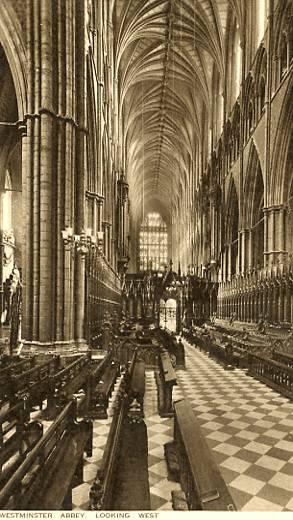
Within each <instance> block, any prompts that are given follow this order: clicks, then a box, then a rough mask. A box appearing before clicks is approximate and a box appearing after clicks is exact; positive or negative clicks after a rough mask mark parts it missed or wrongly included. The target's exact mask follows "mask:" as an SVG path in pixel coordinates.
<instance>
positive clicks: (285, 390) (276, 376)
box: [248, 353, 293, 399]
mask: <svg viewBox="0 0 293 520" xmlns="http://www.w3.org/2000/svg"><path fill="white" fill-rule="evenodd" d="M248 373H249V375H251V376H253V377H254V378H255V379H258V380H259V381H262V382H263V383H265V384H266V385H268V386H270V387H271V388H273V389H274V390H276V391H277V392H279V393H281V394H283V395H285V396H286V397H288V398H289V399H293V368H291V367H290V366H288V365H285V364H284V363H280V362H279V361H275V360H273V359H269V358H266V357H264V356H260V355H259V354H252V353H249V354H248Z"/></svg>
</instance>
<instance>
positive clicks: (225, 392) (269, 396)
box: [73, 342, 293, 512]
mask: <svg viewBox="0 0 293 520" xmlns="http://www.w3.org/2000/svg"><path fill="white" fill-rule="evenodd" d="M185 352H186V371H184V370H178V371H177V381H178V386H177V387H174V391H173V398H174V400H178V399H180V398H182V397H185V398H186V399H189V400H190V402H191V405H192V407H193V410H194V412H195V414H196V416H197V418H198V420H199V422H200V425H201V427H202V431H203V434H204V435H205V438H206V440H207V442H208V444H209V446H210V448H211V449H212V452H213V454H214V456H215V459H216V461H217V463H218V465H219V468H220V470H221V472H222V475H223V477H224V479H225V481H226V483H227V484H228V486H229V489H230V492H231V494H232V496H233V498H234V501H235V503H236V506H237V509H238V511H269V512H270V511H271V512H278V511H293V402H291V401H289V400H288V399H286V398H284V397H282V396H280V395H279V394H277V393H276V392H274V391H273V390H271V389H270V388H268V387H267V386H265V385H263V384H262V383H260V382H258V381H256V380H254V379H253V378H251V377H249V376H247V375H246V374H245V372H244V371H243V370H239V369H235V370H225V369H224V368H223V367H222V366H221V365H219V364H217V363H216V362H215V361H214V360H212V359H210V358H209V357H208V356H207V355H206V354H205V353H202V352H200V351H199V350H197V349H195V348H194V347H191V346H189V345H188V344H187V343H186V342H185ZM118 385H119V382H118V384H117V385H116V388H115V392H114V393H113V396H112V399H111V404H110V410H109V415H111V407H112V406H113V403H114V401H115V395H116V392H117V388H118ZM145 422H146V425H147V429H148V447H149V456H148V465H149V484H150V493H151V508H152V509H153V510H172V504H171V491H172V490H178V489H180V486H179V484H177V483H175V482H171V481H170V480H168V474H167V466H166V462H165V459H164V444H165V443H166V442H169V441H171V440H172V438H173V421H172V419H162V418H160V417H159V415H158V412H157V390H156V383H155V378H154V372H153V371H147V372H146V394H145ZM110 424H111V417H109V419H107V420H103V421H95V423H94V451H93V456H92V457H91V458H88V459H86V464H85V482H84V484H82V485H81V486H78V487H77V488H75V489H74V491H73V506H74V507H73V508H74V509H75V510H87V508H88V492H89V489H90V485H91V483H92V481H93V479H94V477H95V475H96V471H97V468H98V465H99V464H100V462H101V459H102V456H103V450H104V447H105V445H106V441H107V435H108V432H109V428H110Z"/></svg>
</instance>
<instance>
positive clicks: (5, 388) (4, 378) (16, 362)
mask: <svg viewBox="0 0 293 520" xmlns="http://www.w3.org/2000/svg"><path fill="white" fill-rule="evenodd" d="M35 364H36V357H31V358H26V359H20V358H12V357H11V358H10V362H9V364H7V366H6V367H4V368H1V370H0V399H1V400H3V399H5V398H6V397H8V396H9V395H11V393H12V392H13V393H14V387H13V383H12V379H11V377H12V376H17V375H19V374H22V373H23V372H26V371H27V370H30V369H31V368H32V367H33V366H35Z"/></svg>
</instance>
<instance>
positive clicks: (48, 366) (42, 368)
mask: <svg viewBox="0 0 293 520" xmlns="http://www.w3.org/2000/svg"><path fill="white" fill-rule="evenodd" d="M59 363H60V358H59V356H54V357H53V358H52V359H50V360H49V361H46V362H45V363H42V364H41V365H37V366H35V367H33V368H31V369H29V370H26V371H25V372H24V373H23V374H18V375H12V376H11V381H12V386H13V391H14V393H15V394H16V393H17V392H20V391H22V390H26V389H29V387H30V386H31V385H33V384H34V383H41V382H42V381H43V380H46V381H47V380H48V379H49V377H50V376H51V375H52V374H54V373H55V372H56V370H57V368H58V366H59Z"/></svg>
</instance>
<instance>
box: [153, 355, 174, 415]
mask: <svg viewBox="0 0 293 520" xmlns="http://www.w3.org/2000/svg"><path fill="white" fill-rule="evenodd" d="M155 377H156V383H157V388H158V408H159V414H160V416H161V417H172V416H173V404H172V392H173V386H174V385H177V380H176V372H175V370H174V368H173V366H172V363H171V359H170V356H169V354H168V352H167V351H166V350H165V349H161V352H160V355H159V372H156V374H155Z"/></svg>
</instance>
